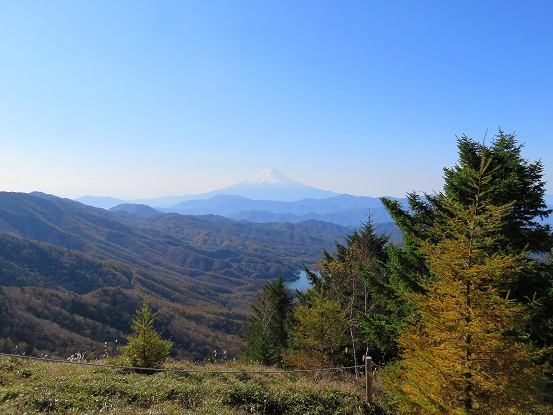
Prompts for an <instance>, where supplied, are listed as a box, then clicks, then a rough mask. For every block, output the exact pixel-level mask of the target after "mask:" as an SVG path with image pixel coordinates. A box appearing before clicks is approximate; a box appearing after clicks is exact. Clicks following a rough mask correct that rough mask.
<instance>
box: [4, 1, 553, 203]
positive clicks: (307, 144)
mask: <svg viewBox="0 0 553 415" xmlns="http://www.w3.org/2000/svg"><path fill="white" fill-rule="evenodd" d="M551 12H553V3H548V2H542V1H529V2H525V3H524V4H522V3H497V2H479V1H467V2H463V3H452V2H441V3H436V2H430V1H420V2H416V3H415V2H410V1H406V0H405V1H397V2H382V3H380V2H367V1H361V0H359V1H357V0H354V1H351V2H347V3H340V4H338V3H335V2H329V1H313V0H307V1H304V2H299V3H298V2H276V1H271V0H270V1H267V2H261V3H260V2H255V1H250V0H238V1H236V2H227V1H223V0H214V1H212V2H177V1H165V2H147V1H133V2H130V1H120V2H110V1H106V0H99V1H95V2H70V1H62V0H60V1H52V2H42V1H38V0H29V1H25V2H4V3H3V4H2V5H1V6H0V34H1V35H2V36H0V53H1V54H2V58H3V62H4V65H2V66H0V150H1V153H0V154H2V163H0V190H2V191H18V192H27V193H28V192H31V191H41V192H45V193H50V194H55V195H57V196H61V197H68V198H79V197H82V196H87V195H94V196H110V197H115V198H120V199H123V200H136V199H151V198H156V197H163V196H168V195H176V196H180V195H196V194H201V193H205V192H209V191H214V190H218V189H222V188H226V187H228V186H232V185H234V184H236V183H239V182H241V181H243V180H246V179H248V178H250V177H252V176H253V175H255V174H257V173H258V172H259V171H261V170H263V169H266V168H275V169H277V170H279V171H281V172H283V173H284V174H285V175H287V176H288V177H290V178H292V179H294V180H296V181H298V182H300V183H303V184H306V185H309V186H313V187H316V188H319V189H323V190H328V191H332V192H335V193H339V194H342V193H347V194H352V195H356V196H372V197H379V196H384V195H389V196H396V197H403V196H405V194H406V193H408V192H411V191H416V192H428V193H434V192H437V191H440V190H441V188H442V185H443V179H442V169H443V168H444V167H451V166H453V165H454V164H455V162H456V160H457V145H456V144H457V143H456V137H460V136H462V135H463V134H466V135H467V136H469V137H472V138H474V139H475V140H478V141H480V140H482V139H483V137H484V136H485V134H486V131H487V138H486V141H487V142H488V143H490V142H491V140H492V139H493V137H494V136H495V134H496V133H497V130H498V127H501V128H502V129H503V130H504V131H505V132H507V133H511V132H515V133H516V134H517V136H518V138H519V140H520V143H525V148H524V149H523V152H522V155H523V157H525V158H527V159H528V160H530V161H532V162H533V161H535V160H539V159H541V160H542V161H543V163H544V165H545V175H544V180H545V181H548V182H549V183H553V176H552V173H551V172H552V171H553V170H552V169H553V140H551V137H550V136H551V132H552V131H553V117H551V114H553V100H552V99H551V85H553V71H551V68H552V67H553V54H551V53H549V50H550V48H551V45H552V44H553V26H552V25H551V24H550V22H549V16H550V15H551ZM552 186H553V184H551V185H550V188H549V189H548V193H553V187H552Z"/></svg>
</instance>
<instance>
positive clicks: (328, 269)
mask: <svg viewBox="0 0 553 415" xmlns="http://www.w3.org/2000/svg"><path fill="white" fill-rule="evenodd" d="M387 243H388V237H387V236H385V235H377V234H376V231H375V228H374V226H373V223H372V220H371V218H370V217H369V218H368V220H367V222H366V223H364V224H363V226H362V227H361V229H359V230H356V231H354V232H353V233H352V234H351V235H348V236H347V237H346V241H345V244H344V245H342V244H339V243H336V252H335V253H334V254H329V253H328V252H326V251H325V252H324V258H323V259H322V260H321V261H320V263H319V273H318V274H315V275H313V276H312V283H313V291H316V292H317V293H318V294H320V295H323V296H324V297H326V298H328V299H329V300H331V301H334V302H335V303H336V304H338V305H339V307H340V308H341V309H342V310H344V311H345V312H346V318H347V324H348V335H349V345H348V351H349V354H350V356H351V363H352V364H353V365H360V364H362V358H363V356H364V355H367V354H374V353H375V349H374V348H373V347H372V342H371V341H370V339H369V338H368V336H367V335H366V333H365V332H364V331H363V325H362V322H363V319H364V318H366V316H369V315H372V314H373V313H374V311H375V310H376V304H375V300H374V295H375V292H374V291H375V290H377V287H376V286H377V285H378V284H380V283H381V282H382V280H383V278H384V276H383V275H382V264H384V263H385V262H386V259H387V252H386V246H387Z"/></svg>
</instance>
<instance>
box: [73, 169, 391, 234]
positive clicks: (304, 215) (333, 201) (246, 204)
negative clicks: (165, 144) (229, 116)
mask: <svg viewBox="0 0 553 415" xmlns="http://www.w3.org/2000/svg"><path fill="white" fill-rule="evenodd" d="M77 200H78V201H79V202H82V203H85V204H87V205H91V206H95V207H100V208H103V209H110V210H112V211H121V210H123V211H132V212H133V213H135V214H138V215H144V216H147V215H150V214H154V213H156V212H164V213H169V212H175V213H180V214H186V215H206V214H214V215H221V216H225V217H227V218H230V219H235V220H239V221H249V222H257V223H266V222H291V223H297V222H302V221H306V220H321V221H325V222H330V223H335V224H338V225H342V226H348V227H358V226H360V225H361V224H362V223H363V222H366V221H367V219H368V217H369V215H370V217H371V219H372V221H373V222H374V223H385V222H390V221H391V218H390V216H389V215H388V213H387V212H386V210H385V209H384V206H383V205H382V203H381V202H380V199H378V198H372V197H363V196H351V195H346V194H342V195H340V194H337V193H333V192H329V191H326V190H321V189H317V188H314V187H312V186H307V185H304V184H301V183H299V182H297V181H294V180H292V179H290V178H288V177H286V176H285V175H284V174H282V173H280V172H278V171H276V170H274V169H267V170H264V171H262V172H260V173H259V174H257V175H256V176H254V177H252V178H251V179H249V180H246V181H244V182H241V183H238V184H236V185H234V186H230V187H227V188H224V189H220V190H216V191H213V192H208V193H203V194H200V195H195V196H191V195H185V196H168V197H163V198H156V199H149V200H132V201H124V200H121V199H115V198H111V197H94V196H85V197H82V198H80V199H77ZM398 200H401V199H398ZM146 206H148V207H150V209H147V208H145V207H146ZM152 209H155V210H152Z"/></svg>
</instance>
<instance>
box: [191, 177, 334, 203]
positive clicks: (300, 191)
mask: <svg viewBox="0 0 553 415" xmlns="http://www.w3.org/2000/svg"><path fill="white" fill-rule="evenodd" d="M206 195H208V196H210V197H211V196H216V195H232V196H242V197H245V198H248V199H252V200H274V201H281V202H293V201H298V200H303V199H326V198H329V197H334V196H338V193H334V192H330V191H327V190H321V189H317V188H315V187H312V186H308V185H305V184H302V183H300V182H297V181H295V180H292V179H290V178H288V177H286V176H285V175H284V174H282V173H281V172H279V171H278V170H275V169H265V170H263V171H261V172H260V173H258V174H257V175H255V176H253V177H252V178H250V179H248V180H245V181H243V182H241V183H238V184H235V185H234V186H230V187H225V188H224V189H219V190H216V191H213V192H209V193H206V194H204V195H202V196H206Z"/></svg>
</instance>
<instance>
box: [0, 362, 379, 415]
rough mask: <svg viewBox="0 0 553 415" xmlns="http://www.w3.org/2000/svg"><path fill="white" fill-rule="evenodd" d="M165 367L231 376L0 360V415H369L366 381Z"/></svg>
mask: <svg viewBox="0 0 553 415" xmlns="http://www.w3.org/2000/svg"><path fill="white" fill-rule="evenodd" d="M169 367H171V368H174V369H184V370H206V371H219V372H220V371H232V372H239V373H228V374H221V373H220V374H206V373H174V372H161V373H156V374H153V375H146V374H140V373H135V372H131V371H123V370H117V369H111V368H98V367H90V366H77V365H68V364H60V363H46V362H40V361H28V360H22V359H16V358H4V357H2V358H0V413H2V414H23V413H27V414H32V413H50V414H118V415H125V414H137V413H140V414H152V415H154V414H156V415H157V414H160V415H161V414H167V415H169V414H175V415H176V414H179V415H182V414H206V415H208V414H209V415H211V414H213V415H216V414H217V415H220V414H228V415H242V414H291V415H295V414H297V415H299V414H301V415H309V414H351V415H355V414H359V415H361V414H372V413H377V412H376V409H375V408H373V409H372V410H371V408H369V407H368V406H367V405H366V404H365V402H364V389H363V380H362V379H356V378H355V377H353V376H352V375H350V374H328V373H326V374H321V373H318V374H315V375H313V374H310V375H303V374H290V373H284V372H279V373H272V374H263V373H247V372H256V371H264V370H267V368H265V367H262V366H255V365H246V364H242V363H236V362H231V363H225V364H218V365H208V366H196V365H193V364H191V363H188V362H181V363H176V364H172V365H170V366H169Z"/></svg>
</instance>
